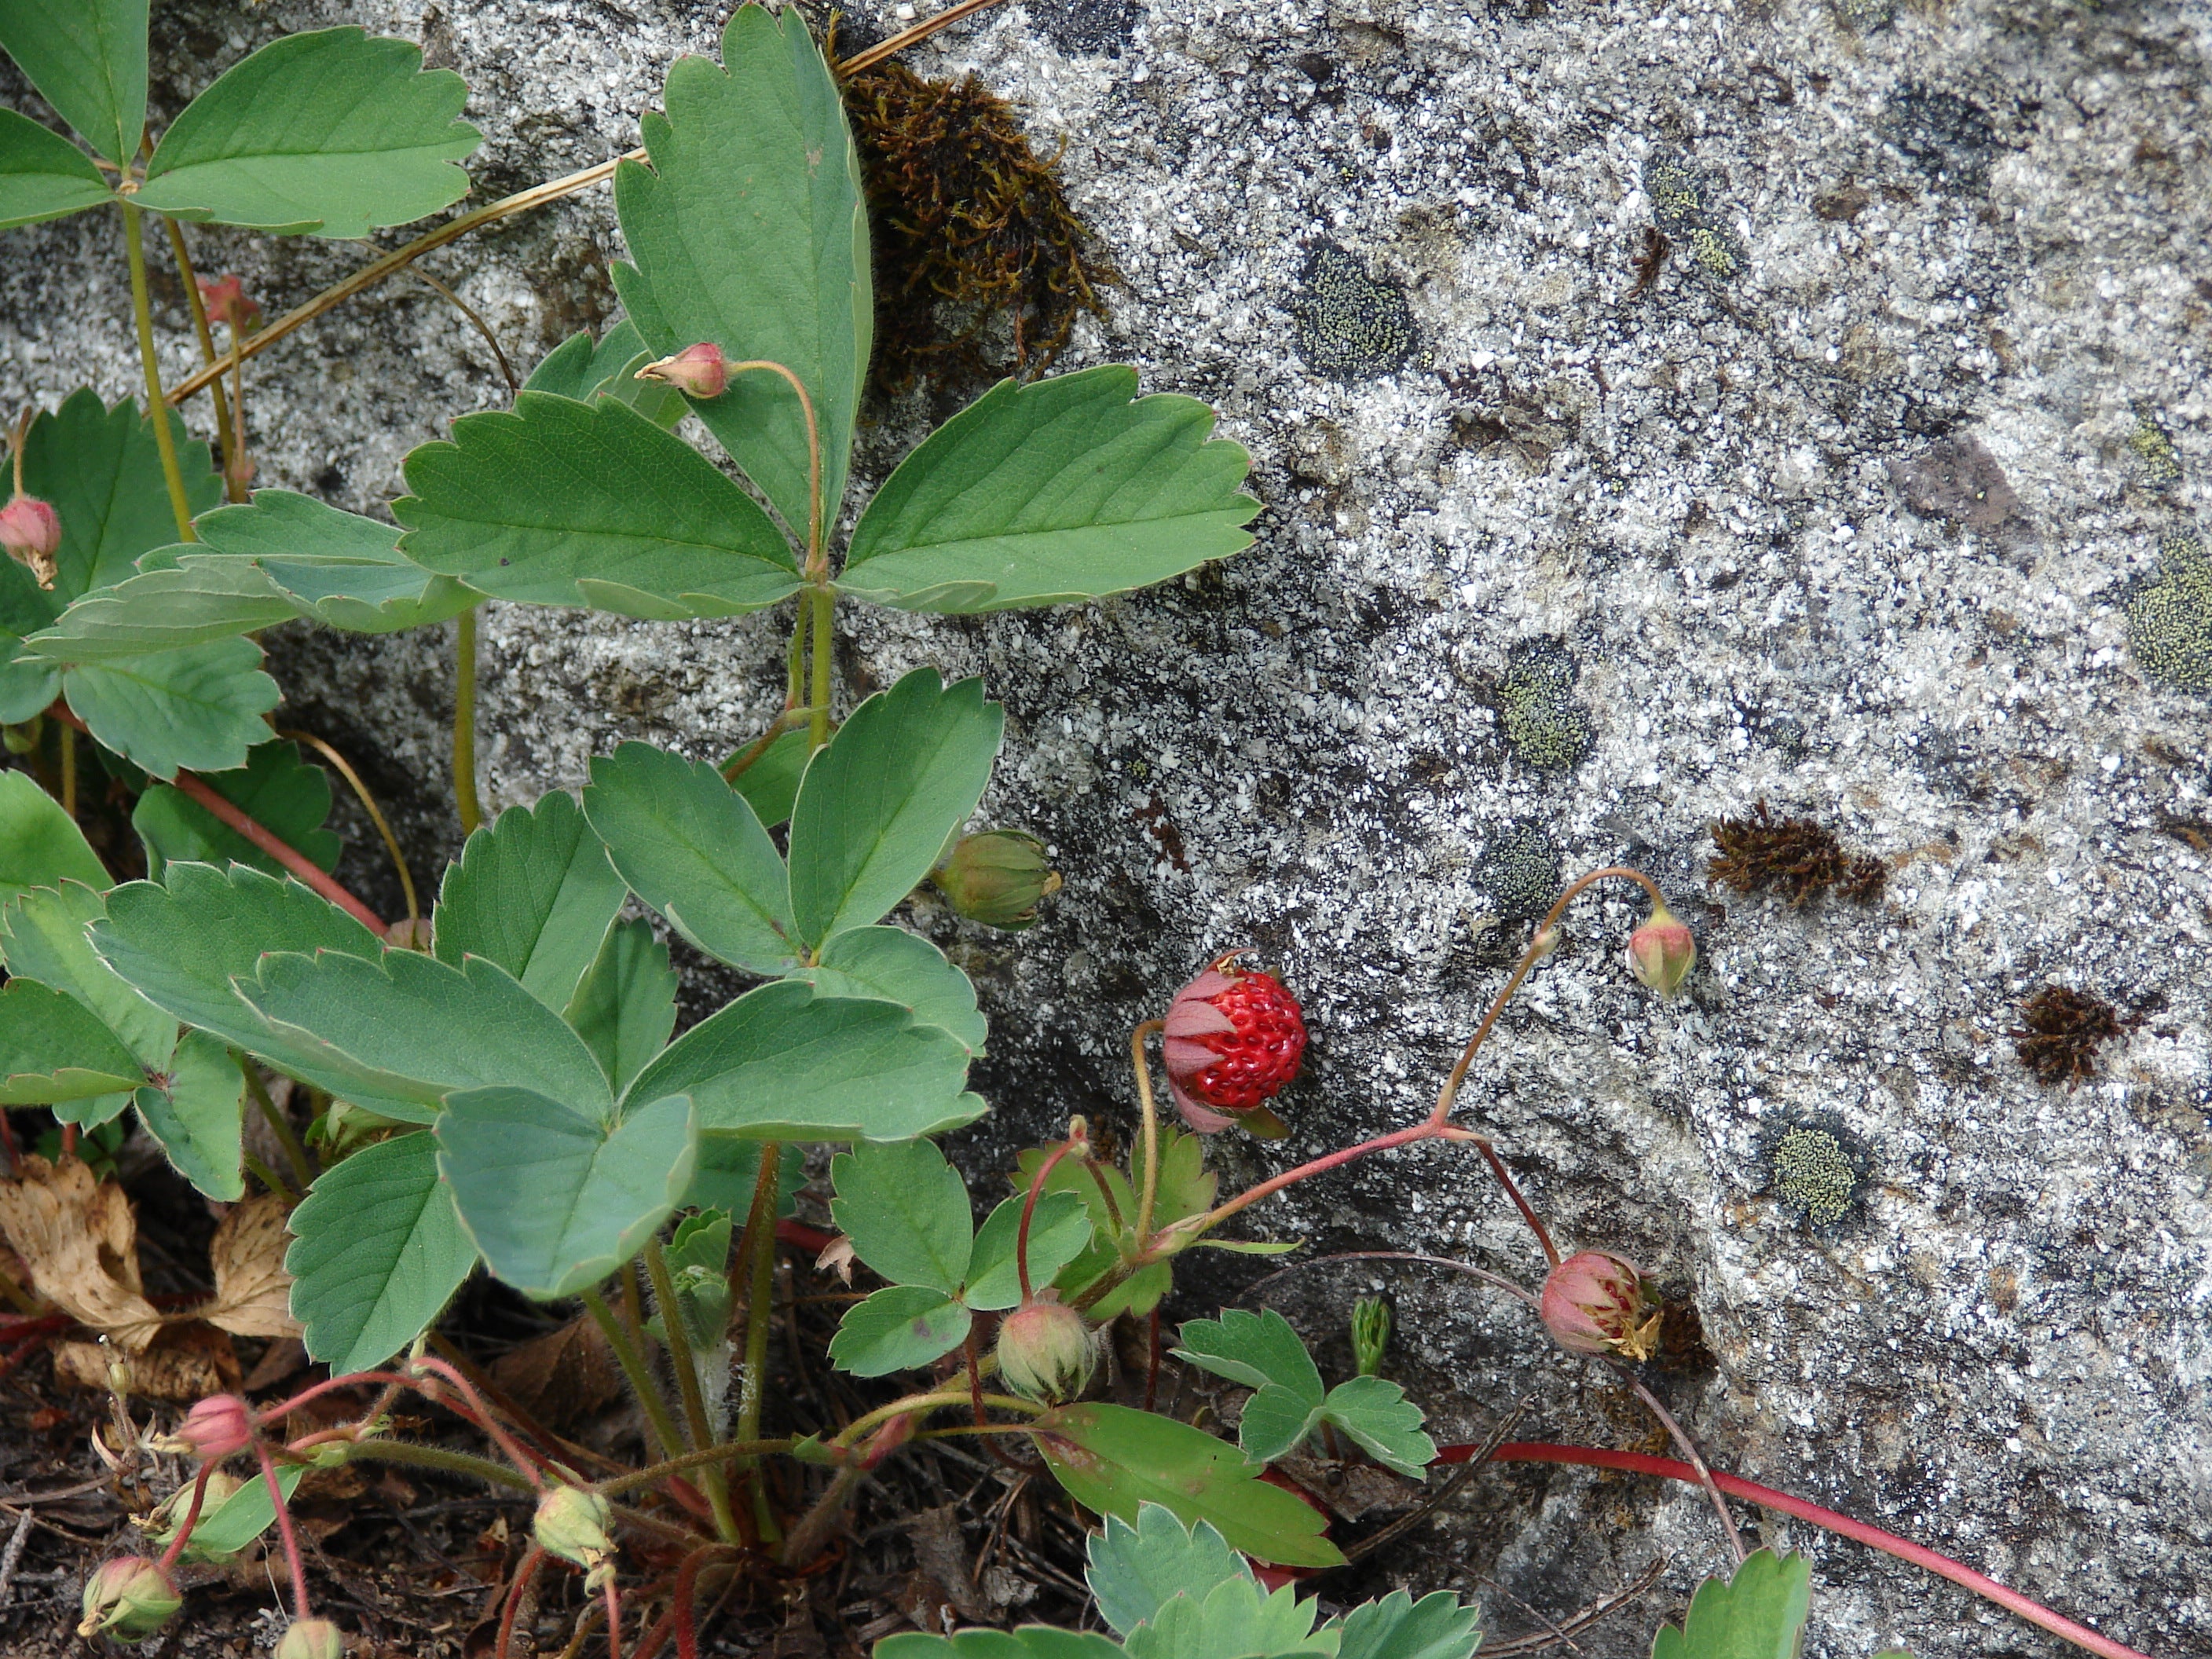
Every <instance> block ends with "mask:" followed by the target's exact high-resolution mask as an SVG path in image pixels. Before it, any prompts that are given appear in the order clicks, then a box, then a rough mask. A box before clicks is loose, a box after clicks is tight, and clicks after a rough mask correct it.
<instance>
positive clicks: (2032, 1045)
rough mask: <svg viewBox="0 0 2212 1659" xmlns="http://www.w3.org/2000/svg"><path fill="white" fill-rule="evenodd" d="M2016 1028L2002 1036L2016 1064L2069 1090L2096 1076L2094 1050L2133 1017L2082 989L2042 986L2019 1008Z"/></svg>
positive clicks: (2122, 1030)
mask: <svg viewBox="0 0 2212 1659" xmlns="http://www.w3.org/2000/svg"><path fill="white" fill-rule="evenodd" d="M2020 1013H2021V1024H2018V1025H2017V1026H2015V1027H2014V1028H2013V1029H2012V1030H2009V1031H2007V1032H2006V1033H2005V1035H2006V1036H2008V1037H2011V1038H2013V1039H2014V1049H2015V1052H2016V1053H2017V1054H2019V1055H2020V1063H2021V1065H2023V1066H2027V1069H2028V1070H2029V1071H2031V1072H2033V1073H2035V1075H2036V1077H2037V1078H2038V1079H2039V1080H2041V1081H2042V1082H2045V1083H2063V1084H2064V1085H2066V1086H2067V1087H2068V1088H2069V1089H2071V1088H2074V1087H2075V1086H2076V1085H2079V1084H2080V1083H2081V1081H2082V1080H2083V1079H2086V1078H2092V1077H2094V1076H2095V1075H2096V1074H2097V1050H2098V1049H2099V1048H2102V1047H2103V1046H2104V1045H2105V1044H2106V1043H2107V1042H2111V1041H2112V1039H2113V1038H2114V1037H2116V1036H2122V1035H2124V1033H2125V1032H2126V1031H2127V1030H2128V1029H2129V1028H2130V1027H2131V1026H2134V1025H2137V1024H2141V1023H2142V1022H2141V1021H2140V1020H2136V1019H2130V1018H2123V1017H2122V1016H2121V1014H2120V1012H2119V1010H2118V1009H2117V1008H2115V1007H2113V1006H2112V1004H2111V1003H2109V1002H2107V1001H2106V1000H2104V999H2103V998H2102V997H2097V996H2092V995H2090V994H2088V993H2087V991H2073V990H2069V989H2068V988H2067V987H2065V986H2063V985H2046V986H2045V987H2043V988H2042V989H2041V990H2039V991H2038V992H2037V993H2036V994H2034V995H2033V996H2032V997H2030V998H2028V999H2027V1001H2025V1002H2023V1003H2021V1005H2020Z"/></svg>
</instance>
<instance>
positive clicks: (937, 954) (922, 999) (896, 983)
mask: <svg viewBox="0 0 2212 1659" xmlns="http://www.w3.org/2000/svg"><path fill="white" fill-rule="evenodd" d="M792 977H793V979H803V980H805V981H807V983H809V984H810V985H811V986H813V987H814V988H815V989H816V990H817V992H819V993H820V994H822V995H823V996H825V997H878V998H880V999H882V1000H884V1001H885V1002H896V1004H898V1005H899V1006H901V1007H902V1008H904V1009H905V1010H906V1011H907V1012H908V1013H910V1014H912V1015H913V1016H914V1017H915V1020H916V1021H918V1022H919V1023H920V1024H924V1025H934V1026H937V1027H939V1029H941V1030H945V1031H948V1032H950V1033H951V1036H952V1037H953V1040H954V1041H955V1042H958V1043H959V1044H960V1046H961V1047H962V1048H965V1049H967V1051H968V1052H969V1054H975V1055H980V1054H981V1053H982V1052H983V1038H984V1035H985V1031H986V1025H985V1022H984V1019H983V1016H982V1014H981V1012H978V1010H977V1009H976V1006H975V985H974V983H973V982H972V981H970V980H969V977H968V975H965V974H963V973H962V972H961V971H960V969H957V968H955V967H954V966H953V965H952V964H951V963H950V962H947V961H946V960H945V952H944V951H940V950H939V949H938V948H937V947H936V946H935V945H932V944H931V943H930V942H929V941H928V940H927V939H923V938H922V937H921V935H920V934H918V933H908V932H907V931H906V930H905V929H904V928H903V927H855V928H854V929H852V930H851V931H850V932H848V933H840V934H838V935H837V937H836V938H835V939H831V940H830V941H829V944H828V945H825V946H824V947H823V951H822V961H821V964H820V965H819V966H818V967H813V968H802V969H799V970H798V971H797V972H796V973H794V974H793V975H792Z"/></svg>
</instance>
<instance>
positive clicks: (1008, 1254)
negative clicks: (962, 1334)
mask: <svg viewBox="0 0 2212 1659" xmlns="http://www.w3.org/2000/svg"><path fill="white" fill-rule="evenodd" d="M1026 1201H1027V1194H1024V1193H1017V1194H1015V1195H1014V1196H1013V1197H1012V1198H1010V1199H1007V1200H1005V1201H1004V1202H1002V1203H1001V1204H1000V1206H999V1207H998V1208H997V1209H995V1210H994V1211H992V1212H991V1213H990V1214H989V1215H988V1216H987V1217H986V1218H984V1222H983V1225H981V1227H978V1228H977V1229H976V1230H975V1248H974V1249H972V1250H971V1251H970V1252H969V1257H968V1288H967V1290H966V1291H964V1292H963V1294H962V1296H961V1298H960V1299H961V1300H962V1301H963V1302H965V1303H966V1304H968V1305H969V1307H971V1308H975V1309H980V1310H985V1311H993V1310H998V1309H1002V1308H1012V1307H1015V1306H1017V1305H1018V1304H1019V1303H1020V1302H1021V1299H1022V1282H1021V1269H1020V1267H1018V1265H1017V1263H1016V1261H1015V1255H1014V1253H1015V1249H1016V1247H1017V1245H1018V1243H1020V1238H1021V1225H1022V1206H1023V1204H1024V1202H1026ZM1089 1243H1091V1217H1090V1215H1089V1214H1088V1213H1087V1212H1085V1209H1084V1207H1083V1200H1081V1199H1079V1198H1078V1197H1077V1196H1076V1195H1075V1194H1073V1193H1046V1194H1042V1196H1041V1197H1039V1198H1038V1200H1037V1206H1036V1213H1035V1214H1033V1215H1031V1216H1030V1283H1031V1284H1032V1285H1049V1284H1051V1283H1052V1281H1053V1279H1054V1278H1055V1277H1056V1276H1058V1274H1059V1273H1060V1269H1061V1268H1062V1267H1066V1265H1067V1264H1068V1263H1069V1262H1071V1261H1074V1260H1075V1258H1076V1257H1077V1256H1079V1255H1082V1254H1083V1252H1084V1249H1085V1247H1086V1246H1087V1245H1089Z"/></svg>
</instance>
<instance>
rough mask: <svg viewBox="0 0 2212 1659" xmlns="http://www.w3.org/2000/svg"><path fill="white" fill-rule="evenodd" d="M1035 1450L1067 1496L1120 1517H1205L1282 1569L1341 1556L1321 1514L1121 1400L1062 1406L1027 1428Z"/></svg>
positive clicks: (1208, 1440)
mask: <svg viewBox="0 0 2212 1659" xmlns="http://www.w3.org/2000/svg"><path fill="white" fill-rule="evenodd" d="M1034 1432H1035V1438H1036V1447H1037V1449H1038V1450H1039V1451H1040V1452H1042V1454H1043V1455H1044V1460H1045V1462H1046V1463H1047V1464H1048V1466H1049V1467H1050V1468H1051V1469H1052V1473H1053V1476H1054V1479H1055V1480H1058V1481H1059V1482H1060V1485H1061V1486H1065V1487H1066V1489H1067V1492H1068V1495H1069V1496H1070V1497H1072V1498H1074V1499H1075V1501H1076V1502H1077V1503H1079V1504H1083V1505H1084V1506H1085V1508H1086V1509H1092V1510H1097V1511H1098V1512H1099V1513H1100V1514H1102V1515H1118V1516H1121V1518H1122V1519H1123V1520H1125V1521H1126V1520H1127V1519H1129V1518H1130V1517H1132V1516H1134V1515H1136V1513H1137V1511H1138V1508H1139V1505H1140V1504H1145V1503H1155V1504H1161V1505H1162V1506H1164V1508H1166V1509H1167V1510H1170V1511H1171V1512H1172V1513H1173V1514H1174V1515H1175V1516H1176V1518H1177V1519H1179V1520H1181V1521H1182V1522H1185V1523H1186V1524H1188V1525H1195V1524H1196V1523H1197V1522H1200V1521H1206V1522H1212V1525H1213V1527H1214V1528H1215V1529H1216V1530H1217V1531H1218V1532H1219V1533H1220V1534H1221V1535H1222V1537H1223V1538H1224V1539H1225V1540H1226V1541H1228V1542H1229V1544H1230V1545H1231V1547H1233V1548H1236V1549H1239V1550H1242V1551H1243V1552H1244V1553H1246V1554H1247V1555H1250V1556H1254V1557H1255V1558H1257V1559H1260V1560H1262V1561H1270V1562H1273V1563H1274V1564H1275V1565H1279V1566H1286V1567H1331V1566H1336V1565H1340V1564H1341V1563H1342V1561H1343V1559H1344V1556H1343V1553H1341V1552H1340V1550H1338V1548H1337V1547H1336V1546H1335V1545H1334V1544H1332V1543H1330V1542H1329V1541H1328V1539H1326V1538H1324V1537H1323V1536H1322V1527H1323V1525H1324V1524H1325V1523H1324V1522H1323V1520H1322V1515H1321V1511H1320V1510H1316V1509H1315V1508H1314V1507H1313V1506H1312V1505H1311V1504H1308V1503H1305V1502H1304V1501H1303V1500H1302V1499H1300V1498H1295V1497H1293V1496H1291V1494H1290V1493H1289V1492H1285V1491H1283V1490H1282V1489H1281V1488H1280V1487H1279V1486H1268V1485H1267V1483H1266V1482H1264V1481H1262V1480H1260V1478H1259V1475H1260V1466H1259V1465H1258V1464H1256V1463H1254V1462H1249V1461H1248V1460H1247V1459H1246V1458H1245V1456H1244V1455H1243V1453H1242V1452H1240V1451H1238V1450H1237V1448H1236V1447H1234V1446H1232V1445H1231V1444H1229V1443H1228V1442H1226V1441H1225V1440H1217V1439H1215V1438H1214V1437H1212V1435H1210V1434H1207V1433H1206V1432H1205V1431H1203V1430H1200V1429H1194V1428H1193V1427H1191V1426H1190V1425H1188V1423H1179V1422H1177V1421H1176V1419H1173V1418H1171V1417H1161V1416H1158V1415H1157V1414H1155V1413H1151V1412H1140V1411H1135V1410H1133V1409H1131V1408H1130V1407H1127V1406H1109V1405H1097V1404H1088V1405H1077V1406H1064V1407H1060V1409H1059V1410H1058V1411H1055V1412H1053V1413H1049V1414H1048V1415H1047V1416H1045V1417H1042V1418H1040V1419H1038V1420H1037V1422H1036V1425H1035V1429H1034Z"/></svg>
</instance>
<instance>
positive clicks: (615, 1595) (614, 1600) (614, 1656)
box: [607, 1310, 675, 1659]
mask: <svg viewBox="0 0 2212 1659" xmlns="http://www.w3.org/2000/svg"><path fill="white" fill-rule="evenodd" d="M670 1317H671V1318H673V1317H675V1313H674V1311H673V1310H671V1313H670ZM607 1659H622V1592H621V1591H620V1590H618V1589H616V1588H615V1580H614V1575H613V1574H612V1573H609V1574H608V1575H607Z"/></svg>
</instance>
